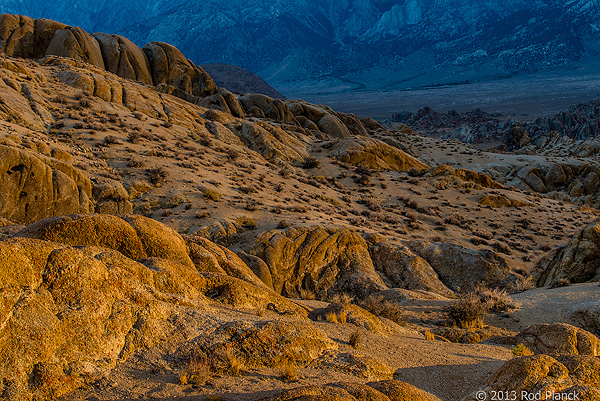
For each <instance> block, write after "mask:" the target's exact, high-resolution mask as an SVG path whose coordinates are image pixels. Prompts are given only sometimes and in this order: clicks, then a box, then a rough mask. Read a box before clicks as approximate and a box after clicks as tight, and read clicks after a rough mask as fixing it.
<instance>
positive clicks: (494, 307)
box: [476, 287, 519, 313]
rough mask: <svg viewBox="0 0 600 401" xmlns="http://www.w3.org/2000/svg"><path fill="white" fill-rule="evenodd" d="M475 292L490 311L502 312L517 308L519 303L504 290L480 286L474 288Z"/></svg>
mask: <svg viewBox="0 0 600 401" xmlns="http://www.w3.org/2000/svg"><path fill="white" fill-rule="evenodd" d="M476 293H477V295H478V296H479V300H480V301H481V303H483V304H485V305H486V307H487V309H488V311H490V312H493V313H504V312H510V311H513V310H515V309H518V308H519V305H518V304H517V303H516V302H515V301H513V300H512V299H511V298H510V296H509V295H508V293H507V292H506V290H503V289H499V288H494V289H489V288H485V287H480V288H478V289H477V290H476Z"/></svg>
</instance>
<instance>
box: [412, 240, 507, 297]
mask: <svg viewBox="0 0 600 401" xmlns="http://www.w3.org/2000/svg"><path fill="white" fill-rule="evenodd" d="M408 247H409V248H410V249H411V251H413V252H414V253H416V254H417V255H419V256H420V257H422V258H423V259H425V260H426V261H427V262H428V263H429V264H430V265H431V267H432V268H433V269H434V270H435V271H436V272H437V275H438V277H439V279H440V281H441V282H442V283H443V284H444V285H446V286H447V287H448V288H450V289H451V290H453V291H459V290H460V291H469V290H471V289H474V288H475V287H477V285H479V284H485V285H487V286H490V287H504V286H507V285H509V284H510V283H511V282H514V281H515V280H516V279H517V276H516V275H515V274H514V273H512V272H511V271H510V266H509V264H508V262H507V261H506V260H505V259H504V258H503V257H502V256H500V255H499V254H497V253H496V252H493V251H490V250H487V249H482V250H479V251H475V250H471V249H467V248H464V247H462V246H460V245H456V244H452V243H428V242H424V241H410V242H409V243H408Z"/></svg>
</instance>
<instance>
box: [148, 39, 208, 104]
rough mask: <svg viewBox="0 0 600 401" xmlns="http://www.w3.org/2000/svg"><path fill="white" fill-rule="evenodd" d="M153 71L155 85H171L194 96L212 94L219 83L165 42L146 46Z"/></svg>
mask: <svg viewBox="0 0 600 401" xmlns="http://www.w3.org/2000/svg"><path fill="white" fill-rule="evenodd" d="M144 52H145V53H146V56H147V57H148V62H149V63H150V68H151V71H152V81H153V82H154V85H156V86H158V85H160V84H164V85H169V86H172V87H174V88H176V89H180V90H182V91H183V92H185V93H189V94H191V95H193V96H199V97H204V96H210V95H214V94H215V93H216V92H217V85H215V83H214V82H213V80H212V78H211V77H210V76H209V75H208V74H207V73H206V72H205V71H204V70H203V69H202V68H200V67H198V66H196V65H194V64H193V63H192V62H191V61H189V60H187V59H186V58H185V57H184V55H183V54H182V53H181V52H180V51H179V50H177V48H176V47H175V46H172V45H170V44H167V43H163V42H151V43H148V44H147V45H146V46H144Z"/></svg>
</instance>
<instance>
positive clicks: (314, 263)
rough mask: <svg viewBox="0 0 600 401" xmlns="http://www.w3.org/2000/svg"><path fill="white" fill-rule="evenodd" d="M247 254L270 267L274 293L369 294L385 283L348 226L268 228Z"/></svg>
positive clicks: (362, 241)
mask: <svg viewBox="0 0 600 401" xmlns="http://www.w3.org/2000/svg"><path fill="white" fill-rule="evenodd" d="M249 253H250V254H252V255H254V256H257V257H259V258H261V259H262V260H263V261H264V262H265V263H266V264H267V266H268V267H269V273H270V281H271V282H272V283H273V289H274V290H275V292H277V293H280V294H283V295H285V296H288V297H298V295H299V292H300V290H301V289H306V290H311V291H314V292H315V294H316V295H317V296H318V297H319V298H321V299H325V298H326V297H327V295H333V294H334V293H349V294H352V295H356V296H358V297H365V296H367V295H369V294H370V293H372V292H376V291H380V290H382V289H386V288H387V287H386V286H385V284H384V283H383V281H382V280H381V278H380V277H379V276H378V275H377V273H376V272H375V268H374V267H373V263H372V261H371V258H370V256H369V251H368V249H367V243H366V242H365V240H364V239H363V238H362V237H361V236H359V235H358V234H356V233H353V232H351V231H349V230H346V229H340V230H327V229H325V228H321V227H314V228H290V229H288V230H286V231H285V232H281V231H276V230H275V231H269V232H265V233H263V234H262V235H261V236H260V237H258V238H257V240H256V244H255V245H253V246H252V248H251V249H250V250H249Z"/></svg>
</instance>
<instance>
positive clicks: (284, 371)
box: [281, 360, 298, 382]
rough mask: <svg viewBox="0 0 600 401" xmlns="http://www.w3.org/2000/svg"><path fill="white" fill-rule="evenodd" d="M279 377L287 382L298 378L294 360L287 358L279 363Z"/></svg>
mask: <svg viewBox="0 0 600 401" xmlns="http://www.w3.org/2000/svg"><path fill="white" fill-rule="evenodd" d="M281 379H282V380H284V381H288V382H291V381H296V380H298V367H297V366H296V362H295V361H293V360H287V361H286V362H285V363H283V365H281Z"/></svg>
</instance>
